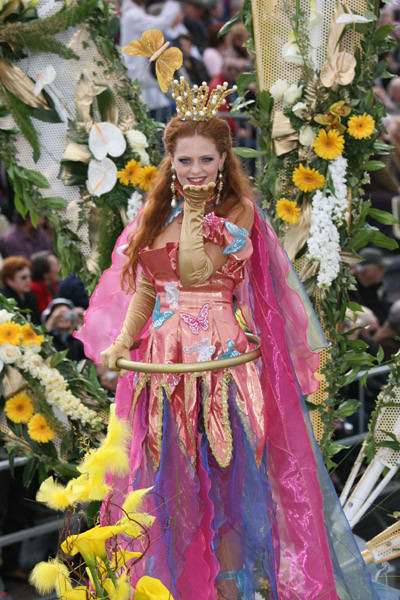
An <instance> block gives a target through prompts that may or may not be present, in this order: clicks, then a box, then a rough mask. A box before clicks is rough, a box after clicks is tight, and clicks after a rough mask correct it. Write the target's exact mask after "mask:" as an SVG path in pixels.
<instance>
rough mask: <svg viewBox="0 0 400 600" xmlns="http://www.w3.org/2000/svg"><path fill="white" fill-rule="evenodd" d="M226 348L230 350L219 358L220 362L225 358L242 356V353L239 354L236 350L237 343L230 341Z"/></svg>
mask: <svg viewBox="0 0 400 600" xmlns="http://www.w3.org/2000/svg"><path fill="white" fill-rule="evenodd" d="M226 346H227V348H228V350H227V351H226V352H224V353H223V354H220V355H219V356H218V360H221V359H223V358H231V357H232V356H240V355H241V354H242V353H241V352H239V350H234V347H235V342H234V341H233V340H228V341H227V342H226Z"/></svg>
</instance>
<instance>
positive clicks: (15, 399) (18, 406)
mask: <svg viewBox="0 0 400 600" xmlns="http://www.w3.org/2000/svg"><path fill="white" fill-rule="evenodd" d="M4 412H5V413H6V416H7V418H8V419H10V421H12V422H13V423H28V435H29V437H30V438H31V439H32V440H33V441H34V442H38V443H39V444H46V443H47V442H50V440H52V439H53V438H54V437H55V435H56V434H55V432H54V431H53V430H52V428H51V427H50V425H49V424H48V423H47V421H46V418H45V416H44V415H42V414H41V413H37V414H36V415H34V414H33V413H34V406H33V403H32V400H31V398H30V396H29V395H28V394H26V393H25V392H21V393H19V394H15V396H12V398H10V399H9V400H7V402H6V404H5V406H4Z"/></svg>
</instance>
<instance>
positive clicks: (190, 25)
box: [182, 0, 207, 54]
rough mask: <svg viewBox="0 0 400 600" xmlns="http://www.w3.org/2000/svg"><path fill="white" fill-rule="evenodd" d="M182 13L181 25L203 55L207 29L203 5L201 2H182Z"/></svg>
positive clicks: (196, 0) (189, 0) (198, 0)
mask: <svg viewBox="0 0 400 600" xmlns="http://www.w3.org/2000/svg"><path fill="white" fill-rule="evenodd" d="M182 11H183V24H184V25H185V27H186V28H187V30H188V32H189V33H190V34H191V36H192V40H193V44H194V45H195V46H196V47H197V48H198V49H199V51H200V53H201V54H203V52H204V50H205V47H206V41H207V28H206V26H205V25H204V15H205V12H204V4H203V3H202V2H201V0H184V1H183V3H182Z"/></svg>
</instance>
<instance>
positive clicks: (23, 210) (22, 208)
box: [14, 194, 28, 218]
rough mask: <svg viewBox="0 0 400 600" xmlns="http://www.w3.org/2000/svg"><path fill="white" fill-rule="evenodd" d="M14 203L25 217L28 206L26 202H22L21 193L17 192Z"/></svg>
mask: <svg viewBox="0 0 400 600" xmlns="http://www.w3.org/2000/svg"><path fill="white" fill-rule="evenodd" d="M14 204H15V208H16V209H17V211H18V212H19V213H20V215H22V216H23V217H24V218H25V217H26V215H27V214H28V209H27V208H26V206H25V204H23V203H22V201H21V196H20V195H19V194H15V196H14Z"/></svg>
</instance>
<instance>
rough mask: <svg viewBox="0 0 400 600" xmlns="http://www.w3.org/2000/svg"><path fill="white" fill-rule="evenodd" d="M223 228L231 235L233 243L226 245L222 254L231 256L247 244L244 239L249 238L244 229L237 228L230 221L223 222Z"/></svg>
mask: <svg viewBox="0 0 400 600" xmlns="http://www.w3.org/2000/svg"><path fill="white" fill-rule="evenodd" d="M225 227H226V228H227V230H228V231H229V233H230V234H231V235H233V237H234V238H235V239H234V240H233V242H231V243H230V244H228V245H227V247H226V248H225V250H224V251H223V252H222V254H233V253H234V252H238V251H239V250H241V249H242V248H244V247H245V245H246V244H247V240H246V238H247V237H249V232H248V231H247V229H245V228H244V227H238V226H237V225H235V224H234V223H231V222H230V221H225Z"/></svg>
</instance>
